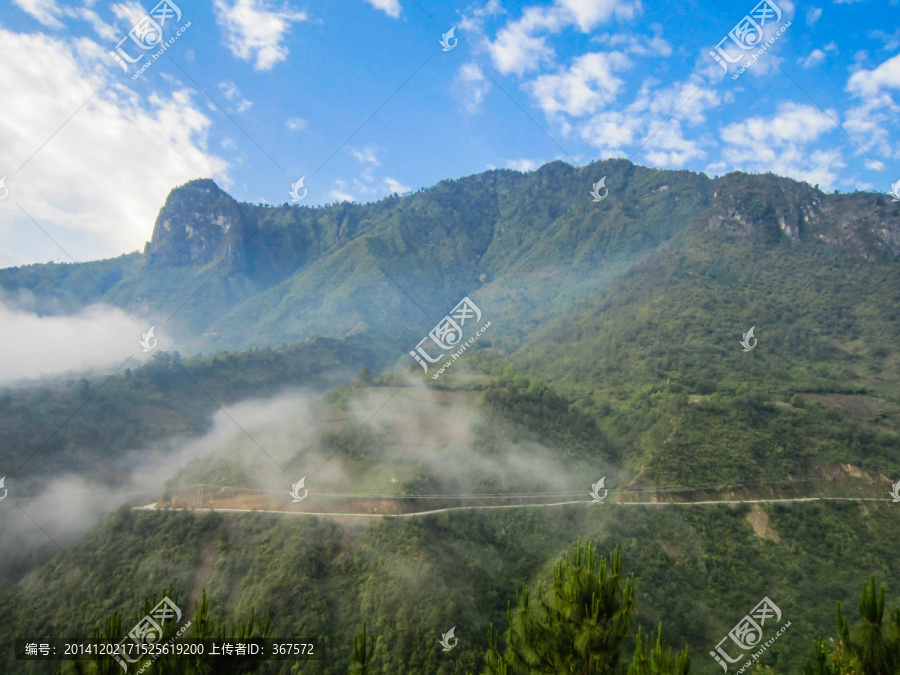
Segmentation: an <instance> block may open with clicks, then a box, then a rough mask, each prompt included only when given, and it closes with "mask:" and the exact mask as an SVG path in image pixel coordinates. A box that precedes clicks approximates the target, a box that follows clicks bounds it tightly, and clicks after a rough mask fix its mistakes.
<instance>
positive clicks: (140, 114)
mask: <svg viewBox="0 0 900 675" xmlns="http://www.w3.org/2000/svg"><path fill="white" fill-rule="evenodd" d="M0 42H2V43H3V44H4V45H5V48H6V49H8V50H9V51H10V52H11V53H18V54H28V58H27V59H16V60H9V59H0V91H6V92H16V95H15V96H8V97H6V99H5V100H4V104H3V118H4V124H3V125H2V126H0V157H2V158H4V159H3V163H4V168H2V169H0V175H4V174H5V175H7V176H8V178H7V186H8V187H9V188H10V195H11V197H13V198H14V200H15V201H12V200H7V201H6V202H5V204H4V206H6V205H14V204H15V203H18V204H20V205H21V207H22V209H24V210H25V211H26V212H27V213H28V214H29V215H30V216H31V217H33V218H34V219H35V221H36V222H37V223H38V224H39V225H40V226H41V227H42V228H44V229H45V230H47V231H48V233H49V234H50V236H52V237H53V238H54V239H55V240H56V241H57V242H59V245H60V246H62V247H63V249H64V250H66V251H68V253H69V254H71V255H72V256H73V257H74V258H75V259H76V260H85V259H96V258H102V257H111V256H115V255H119V254H120V253H122V252H123V251H134V250H136V249H140V248H142V247H143V244H144V242H145V241H146V240H147V239H149V236H150V234H151V232H152V227H153V223H154V220H155V219H156V215H157V214H158V212H159V208H160V206H161V205H162V203H163V202H164V200H165V198H166V196H167V195H168V193H169V191H170V190H171V189H172V187H173V186H175V185H178V184H181V183H184V182H186V181H188V180H190V179H192V178H197V177H198V176H216V177H217V178H219V179H220V180H223V181H224V182H225V183H226V184H227V176H225V175H224V171H225V170H226V168H227V166H228V165H227V164H226V162H225V161H224V160H222V159H221V158H219V157H216V156H215V155H212V154H210V153H209V151H208V150H207V143H208V139H207V134H208V131H209V127H210V124H211V122H210V120H209V118H207V117H206V116H205V115H204V114H203V113H201V111H200V110H199V109H198V107H197V105H196V104H195V103H194V102H193V100H192V92H191V91H189V90H176V91H174V92H173V93H171V94H169V95H167V96H166V95H159V94H149V95H148V96H146V97H144V96H138V95H137V94H136V93H135V92H133V91H132V90H130V89H128V88H127V87H125V86H122V85H120V84H115V83H114V82H115V80H112V82H113V84H107V85H106V86H105V87H103V88H102V89H101V85H102V84H103V82H104V79H105V78H106V77H108V73H109V72H110V70H111V69H115V68H116V66H115V63H114V62H112V61H111V60H110V59H109V58H108V56H107V54H106V48H105V47H102V46H100V45H97V44H96V43H94V42H92V41H91V40H87V39H80V40H71V39H68V38H67V39H63V40H56V39H53V38H51V37H49V36H46V35H40V34H32V35H23V34H18V33H13V32H9V31H4V30H0ZM98 89H100V91H99V93H97V94H96V95H94V96H93V98H91V95H92V93H93V92H95V91H96V90H98ZM89 99H90V100H89ZM82 106H83V107H82ZM79 108H80V110H79ZM76 111H77V113H76ZM73 113H75V114H74V116H73ZM70 116H71V119H70V120H69V121H68V122H66V120H67V119H68V118H69V117H70ZM64 122H65V124H63V123H64ZM45 143H46V144H45ZM42 144H44V145H43V147H41V146H42ZM39 148H40V150H38V149H39ZM36 151H37V152H36ZM35 152H36V154H34V153H35ZM32 154H34V156H33V157H32V158H31V159H29V157H30V156H31V155H32ZM20 166H21V167H22V168H21V169H20V170H17V167H20ZM23 240H28V241H29V242H30V243H29V245H28V246H30V248H31V250H28V248H27V247H25V248H23V245H22V241H23ZM45 252H50V255H49V256H47V257H57V256H59V255H60V253H59V250H58V249H56V247H55V246H54V245H52V244H51V243H50V242H49V240H47V239H46V237H45V236H44V235H43V234H41V233H40V231H39V230H38V229H37V227H35V225H34V223H32V222H31V221H30V220H29V219H28V218H27V217H25V216H24V215H23V214H22V212H21V211H20V210H19V209H18V208H3V209H0V266H5V265H15V264H22V263H25V262H34V260H35V259H36V258H37V259H46V258H45V257H44V255H45ZM39 255H40V256H41V257H40V258H38V256H39Z"/></svg>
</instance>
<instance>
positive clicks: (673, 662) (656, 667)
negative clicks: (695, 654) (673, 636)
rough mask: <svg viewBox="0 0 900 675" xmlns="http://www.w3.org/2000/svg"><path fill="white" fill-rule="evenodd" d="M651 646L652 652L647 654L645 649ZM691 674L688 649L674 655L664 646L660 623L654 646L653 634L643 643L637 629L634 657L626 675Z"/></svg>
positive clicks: (664, 641)
mask: <svg viewBox="0 0 900 675" xmlns="http://www.w3.org/2000/svg"><path fill="white" fill-rule="evenodd" d="M651 644H653V650H652V651H651V652H650V653H649V654H648V653H647V647H649V646H650V645H651ZM690 672H691V656H690V654H689V653H688V648H687V647H685V648H684V651H683V652H681V653H680V654H674V653H673V652H672V650H671V649H669V648H668V647H667V646H666V640H665V638H664V637H663V634H662V623H660V624H659V629H658V630H657V632H656V641H655V644H654V640H653V633H652V632H651V633H650V635H649V636H648V637H647V641H646V642H644V641H643V640H642V636H641V629H640V628H638V634H637V644H636V645H635V648H634V656H633V657H632V659H631V665H630V666H629V667H628V675H687V674H688V673H690Z"/></svg>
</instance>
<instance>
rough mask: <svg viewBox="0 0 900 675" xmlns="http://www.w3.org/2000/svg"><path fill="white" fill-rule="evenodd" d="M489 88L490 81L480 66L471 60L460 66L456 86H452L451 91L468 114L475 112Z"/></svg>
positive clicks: (479, 107)
mask: <svg viewBox="0 0 900 675" xmlns="http://www.w3.org/2000/svg"><path fill="white" fill-rule="evenodd" d="M490 89H491V83H490V81H489V80H488V78H487V77H486V76H485V74H484V73H483V72H482V71H481V68H479V67H478V66H476V65H475V64H474V63H471V62H468V63H464V64H462V65H461V66H460V68H459V70H458V71H457V73H456V86H454V87H453V91H454V95H455V96H456V98H457V99H458V100H459V102H460V107H461V108H462V110H463V111H464V112H466V113H468V114H469V115H474V114H475V113H477V112H478V111H479V110H480V109H481V104H482V102H484V97H485V96H487V93H488V91H490Z"/></svg>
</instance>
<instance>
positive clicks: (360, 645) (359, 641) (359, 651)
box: [348, 621, 375, 675]
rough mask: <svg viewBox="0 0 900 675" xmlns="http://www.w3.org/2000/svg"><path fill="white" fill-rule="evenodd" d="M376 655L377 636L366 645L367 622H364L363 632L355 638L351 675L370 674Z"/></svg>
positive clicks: (371, 638)
mask: <svg viewBox="0 0 900 675" xmlns="http://www.w3.org/2000/svg"><path fill="white" fill-rule="evenodd" d="M374 653H375V636H374V635H372V636H370V637H369V643H368V644H366V622H365V621H364V622H363V627H362V632H361V633H360V634H359V636H358V637H354V638H353V664H352V665H351V666H350V670H349V671H348V672H349V675H365V674H366V673H368V672H369V665H370V664H371V662H372V655H373V654H374Z"/></svg>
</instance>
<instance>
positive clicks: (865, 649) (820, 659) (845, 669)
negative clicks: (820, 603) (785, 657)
mask: <svg viewBox="0 0 900 675" xmlns="http://www.w3.org/2000/svg"><path fill="white" fill-rule="evenodd" d="M859 614H860V622H859V624H857V626H856V627H855V628H854V630H853V631H852V634H851V630H850V622H849V621H848V620H847V617H846V616H844V614H843V612H841V603H840V602H838V603H837V623H838V633H839V634H840V638H839V640H838V641H837V642H835V641H834V640H833V639H831V640H829V641H828V642H827V643H826V642H825V640H823V639H822V638H816V641H815V644H814V647H813V649H814V652H815V663H813V662H811V661H809V660H807V662H806V666H805V668H804V670H803V672H804V675H895V674H896V673H898V672H900V608H895V609H894V610H893V611H892V612H891V613H890V614H889V619H888V625H887V626H885V625H884V586H883V585H882V586H881V587H880V588H879V589H878V590H877V591H876V590H875V577H874V576H872V577H870V578H869V583H868V584H865V583H864V584H863V587H862V594H861V595H860V597H859Z"/></svg>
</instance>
